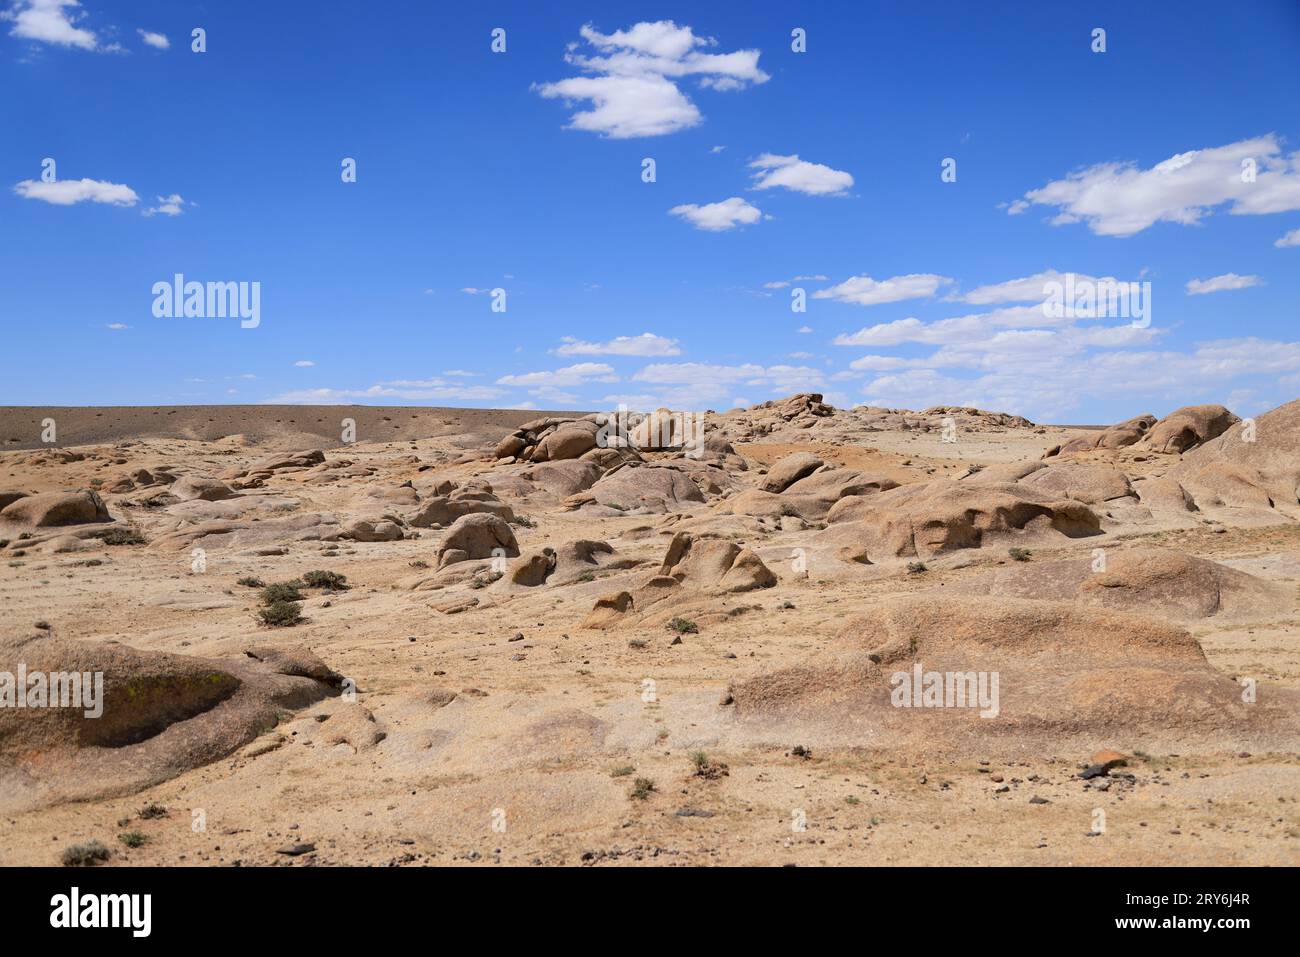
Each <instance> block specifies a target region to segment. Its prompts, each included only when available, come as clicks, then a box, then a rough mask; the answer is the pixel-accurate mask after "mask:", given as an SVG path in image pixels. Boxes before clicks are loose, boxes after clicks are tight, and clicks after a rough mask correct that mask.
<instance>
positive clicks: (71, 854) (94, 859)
mask: <svg viewBox="0 0 1300 957" xmlns="http://www.w3.org/2000/svg"><path fill="white" fill-rule="evenodd" d="M112 853H113V852H112V851H110V850H109V849H108V848H106V847H105V846H104V845H103V844H101V843H100V842H99V841H86V842H85V843H84V844H73V845H71V846H70V847H65V848H64V849H63V857H62V860H63V866H64V867H94V866H95V865H96V864H100V863H102V862H104V861H106V860H108V859H109V857H111V856H112Z"/></svg>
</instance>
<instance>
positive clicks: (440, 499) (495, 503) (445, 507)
mask: <svg viewBox="0 0 1300 957" xmlns="http://www.w3.org/2000/svg"><path fill="white" fill-rule="evenodd" d="M480 512H481V513H486V514H488V515H495V516H496V517H497V518H500V519H502V520H503V521H507V522H509V521H511V520H512V519H513V518H514V517H515V513H514V510H513V509H512V508H511V507H510V506H509V505H506V504H505V503H504V502H502V501H501V500H500V499H498V498H497V497H496V495H495V494H494V493H493V491H492V486H491V485H488V484H486V483H476V484H475V483H471V484H466V485H462V486H461V487H460V488H456V489H453V490H452V491H451V492H450V493H448V494H446V495H434V496H432V497H430V498H428V499H425V500H424V501H423V502H421V503H420V506H419V508H418V509H417V510H416V511H415V512H413V513H412V514H410V515H409V516H407V524H409V525H411V526H412V527H414V528H431V527H433V526H434V525H439V526H441V525H450V524H452V523H453V522H455V521H456V520H457V519H458V518H460V517H461V516H464V515H473V514H475V513H480Z"/></svg>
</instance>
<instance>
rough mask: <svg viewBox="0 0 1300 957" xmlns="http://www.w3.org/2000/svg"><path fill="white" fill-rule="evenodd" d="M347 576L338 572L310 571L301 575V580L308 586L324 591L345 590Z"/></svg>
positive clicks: (346, 587)
mask: <svg viewBox="0 0 1300 957" xmlns="http://www.w3.org/2000/svg"><path fill="white" fill-rule="evenodd" d="M347 581H348V576H347V575H340V574H339V573H338V572H326V571H311V572H307V573H306V574H304V575H303V576H302V582H303V584H304V585H306V586H307V587H308V588H323V589H325V590H326V591H347V589H348V587H349V586H348V584H347Z"/></svg>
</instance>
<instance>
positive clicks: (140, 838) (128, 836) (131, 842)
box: [117, 831, 149, 847]
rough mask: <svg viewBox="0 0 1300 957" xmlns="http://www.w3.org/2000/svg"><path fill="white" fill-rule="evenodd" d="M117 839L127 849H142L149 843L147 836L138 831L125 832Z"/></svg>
mask: <svg viewBox="0 0 1300 957" xmlns="http://www.w3.org/2000/svg"><path fill="white" fill-rule="evenodd" d="M117 839H118V840H119V841H121V842H122V843H123V844H125V845H126V846H127V847H144V846H145V845H146V844H148V843H149V836H148V835H147V834H141V833H140V832H139V831H125V832H123V833H121V834H119V835H118V836H117Z"/></svg>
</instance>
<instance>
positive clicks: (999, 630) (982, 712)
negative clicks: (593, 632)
mask: <svg viewBox="0 0 1300 957" xmlns="http://www.w3.org/2000/svg"><path fill="white" fill-rule="evenodd" d="M1296 698H1297V696H1296V695H1295V694H1294V693H1293V692H1282V693H1280V694H1278V695H1277V696H1276V697H1275V698H1274V699H1273V700H1272V701H1270V702H1267V703H1266V702H1263V700H1262V699H1261V701H1260V703H1256V704H1248V703H1245V702H1243V700H1242V694H1241V688H1240V686H1239V685H1238V684H1237V683H1236V682H1235V681H1234V680H1233V679H1232V678H1230V677H1228V676H1227V675H1223V674H1220V673H1219V672H1217V671H1216V670H1215V669H1214V668H1213V667H1211V666H1210V664H1209V663H1208V662H1207V661H1206V659H1205V654H1204V652H1203V651H1202V650H1201V647H1200V645H1199V644H1197V642H1196V639H1195V638H1193V637H1192V636H1191V635H1189V634H1188V633H1187V632H1186V631H1185V630H1183V629H1182V628H1179V627H1176V626H1174V625H1170V624H1167V623H1165V622H1160V621H1155V620H1153V619H1150V618H1146V617H1143V616H1140V615H1129V614H1122V613H1117V612H1112V611H1103V610H1099V609H1091V608H1080V607H1078V606H1077V605H1075V604H1072V603H1066V602H1048V601H1034V600H1024V599H1014V598H1003V597H998V598H986V597H981V596H978V595H953V596H945V595H941V594H935V593H933V592H926V593H922V594H915V595H906V596H896V597H892V598H886V599H884V600H882V601H879V602H878V603H876V604H874V605H872V606H870V607H868V608H867V610H866V611H865V612H864V613H863V614H862V615H861V616H859V617H856V618H853V619H851V620H849V621H848V622H847V623H846V624H845V625H844V627H843V628H842V629H841V630H840V631H839V633H838V635H836V636H835V637H834V638H833V639H832V640H831V641H830V642H829V644H827V645H825V646H824V650H823V651H821V652H819V653H817V654H815V655H813V656H812V657H811V658H810V659H808V660H806V661H803V662H800V663H799V664H797V665H794V666H792V667H786V668H780V669H777V670H774V671H767V672H762V673H759V674H756V675H754V676H753V677H750V678H746V679H743V680H739V681H735V682H733V683H732V685H731V687H730V688H729V692H728V695H727V696H726V697H725V698H724V701H729V702H730V704H729V706H730V707H732V708H733V709H734V716H735V720H736V722H737V725H738V731H740V732H741V733H743V732H744V730H745V729H752V730H753V732H754V733H756V734H758V735H761V737H762V740H783V739H785V737H784V736H786V735H790V734H796V735H798V737H799V739H800V740H801V741H804V742H805V743H810V744H814V745H815V744H822V745H823V746H827V747H831V746H852V747H859V748H870V749H886V750H887V749H896V750H899V751H902V752H906V753H907V754H908V756H909V757H910V758H913V759H914V758H915V757H916V755H917V754H928V755H932V756H940V755H943V756H946V757H951V758H958V757H979V758H988V757H990V756H992V755H994V754H1003V755H1018V756H1023V755H1024V754H1025V753H1029V751H1032V753H1039V754H1043V753H1046V754H1059V753H1062V752H1065V751H1069V750H1075V749H1083V748H1086V747H1093V746H1095V743H1096V741H1097V740H1098V739H1099V738H1100V739H1104V740H1107V741H1115V742H1119V743H1121V744H1123V743H1125V742H1128V741H1132V742H1134V744H1135V745H1139V746H1159V747H1166V748H1173V749H1174V750H1176V751H1184V750H1185V748H1187V747H1189V746H1196V745H1197V744H1200V745H1202V746H1204V747H1207V748H1208V749H1209V750H1211V751H1215V752H1221V751H1223V750H1225V749H1232V750H1235V749H1237V748H1241V747H1247V746H1259V747H1264V746H1274V747H1276V746H1278V743H1279V742H1281V741H1285V740H1287V739H1288V737H1290V736H1292V735H1294V733H1295V730H1296V727H1297V720H1296V718H1295V715H1294V714H1293V713H1290V712H1292V711H1293V709H1294V708H1295V707H1296ZM1291 740H1294V739H1293V738H1291ZM1129 746H1130V747H1131V746H1133V745H1129ZM1084 753H1087V752H1086V751H1085V752H1084Z"/></svg>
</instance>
